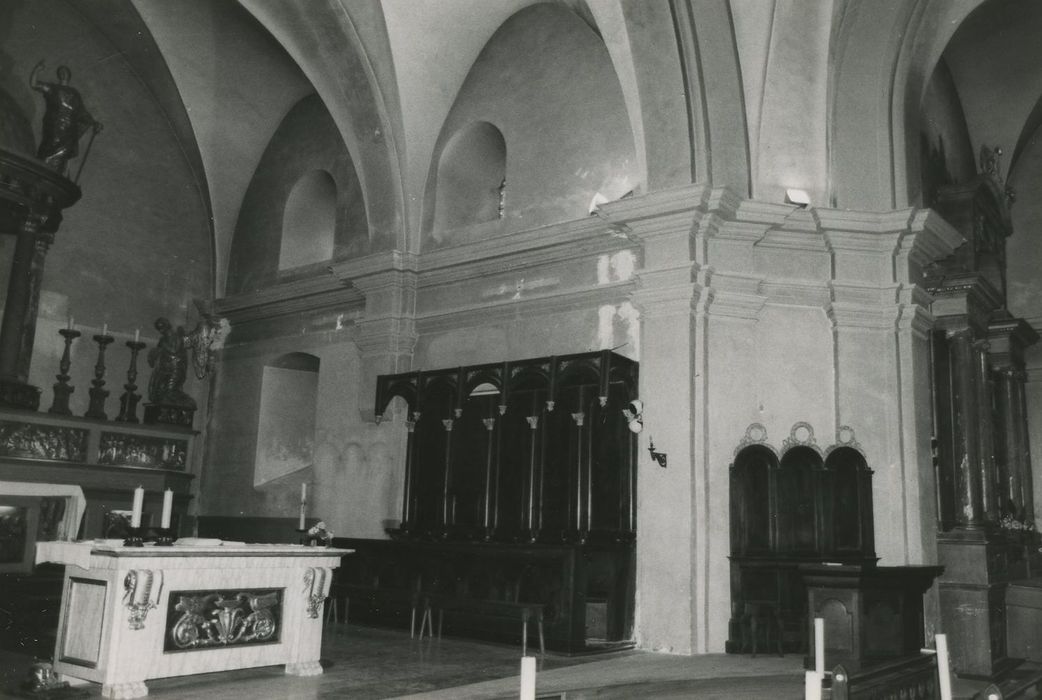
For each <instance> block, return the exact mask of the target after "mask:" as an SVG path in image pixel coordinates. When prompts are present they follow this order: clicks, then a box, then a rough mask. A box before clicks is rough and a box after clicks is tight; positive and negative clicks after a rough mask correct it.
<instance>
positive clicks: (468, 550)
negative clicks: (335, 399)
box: [333, 351, 637, 653]
mask: <svg viewBox="0 0 1042 700" xmlns="http://www.w3.org/2000/svg"><path fill="white" fill-rule="evenodd" d="M636 388H637V364H636V363H635V362H633V361H632V360H629V359H627V358H625V357H622V356H620V355H616V354H614V353H611V352H609V351H602V352H592V353H584V354H576V355H566V356H558V357H547V358H538V359H529V360H522V361H509V362H503V363H498V364H488V365H478V366H470V367H460V368H454V369H446V370H438V371H424V372H410V373H405V374H395V375H385V376H381V377H379V378H378V380H377V395H376V413H377V415H378V416H382V417H384V419H388V418H389V416H388V415H386V414H387V413H389V410H388V409H389V405H390V404H391V402H392V400H396V405H395V406H391V408H392V410H395V411H397V412H398V419H399V420H404V422H405V426H406V428H407V430H408V443H407V448H406V456H405V465H404V468H405V490H404V503H403V506H402V519H401V523H400V524H399V526H398V527H396V528H393V529H391V530H389V534H390V535H391V538H392V539H391V540H390V541H388V540H360V539H337V540H335V543H336V544H337V545H338V546H344V547H349V548H351V549H354V550H355V551H356V554H354V555H352V556H350V557H347V558H345V560H344V568H343V570H342V579H338V581H337V582H336V585H335V587H334V591H333V595H334V596H336V595H339V596H342V597H345V598H347V599H348V600H347V603H348V604H349V605H350V611H351V612H350V614H351V619H353V620H354V619H358V620H363V621H368V622H371V623H376V624H391V625H408V624H409V623H410V620H412V621H413V624H415V618H416V615H418V614H420V613H422V612H423V611H424V610H430V611H432V612H433V615H434V616H435V618H436V619H437V620H438V622H439V625H438V626H439V628H441V627H442V626H443V627H444V631H445V632H446V633H447V634H455V635H461V636H472V637H484V638H488V639H494V640H499V641H510V642H516V641H517V640H519V639H521V638H522V637H523V635H524V634H525V629H526V627H525V625H524V624H523V621H524V620H531V619H535V620H537V621H539V622H540V628H541V631H545V642H546V646H547V647H548V648H550V649H554V650H559V651H564V652H569V653H571V652H579V651H583V650H587V649H591V648H605V647H608V648H610V647H612V646H613V645H614V646H618V645H620V644H625V643H627V642H629V641H630V640H631V639H632V631H633V600H634V541H635V538H636V455H637V442H636V436H635V435H634V434H633V433H632V432H631V431H630V430H629V429H628V427H627V418H626V416H625V415H624V414H623V409H625V408H627V406H628V404H629V402H630V401H631V400H633V399H634V398H635V397H636ZM531 633H532V634H535V630H534V628H533V629H532V632H531Z"/></svg>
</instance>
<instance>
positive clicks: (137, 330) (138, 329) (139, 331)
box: [134, 328, 141, 343]
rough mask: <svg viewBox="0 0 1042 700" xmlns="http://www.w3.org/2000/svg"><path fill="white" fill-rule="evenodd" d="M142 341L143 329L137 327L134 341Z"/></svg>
mask: <svg viewBox="0 0 1042 700" xmlns="http://www.w3.org/2000/svg"><path fill="white" fill-rule="evenodd" d="M140 341H141V329H140V328H135V329H134V342H135V343H138V342H140Z"/></svg>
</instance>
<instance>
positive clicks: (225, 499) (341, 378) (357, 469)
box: [201, 331, 405, 538]
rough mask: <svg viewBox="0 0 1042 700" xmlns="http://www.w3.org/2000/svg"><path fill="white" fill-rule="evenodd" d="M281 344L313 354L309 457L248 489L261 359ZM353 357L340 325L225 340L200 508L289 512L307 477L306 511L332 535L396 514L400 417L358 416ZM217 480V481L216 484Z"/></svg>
mask: <svg viewBox="0 0 1042 700" xmlns="http://www.w3.org/2000/svg"><path fill="white" fill-rule="evenodd" d="M288 352H305V353H308V354H310V355H314V356H316V357H318V358H319V373H318V388H317V400H316V406H315V437H314V450H313V463H312V464H311V465H309V466H308V468H305V469H304V470H301V471H300V472H297V473H296V474H293V475H289V476H287V477H285V478H283V479H278V480H275V481H272V482H269V483H268V484H266V485H264V486H263V487H259V488H254V486H253V479H254V473H255V470H256V461H255V455H256V445H257V438H258V426H259V423H260V409H259V406H260V386H261V378H262V376H263V373H264V369H265V365H267V364H269V363H270V362H272V361H273V360H274V359H275V358H278V357H280V356H281V355H285V354H286V353H288ZM362 380H363V372H362V360H361V358H360V355H359V353H358V350H357V348H356V346H355V344H354V343H353V342H351V341H350V339H349V335H348V333H347V332H346V331H330V332H325V333H315V334H310V335H302V336H293V337H284V338H275V339H271V340H265V341H261V342H256V343H252V344H250V345H243V346H238V347H232V348H229V349H228V350H227V351H226V352H225V355H224V358H223V359H222V362H221V381H220V383H219V386H218V390H217V396H216V398H215V401H216V406H217V408H216V414H217V415H218V416H219V419H217V420H215V421H214V423H213V425H212V426H211V432H210V440H209V444H210V452H209V454H208V465H209V471H208V474H207V475H206V477H207V480H206V481H204V484H203V488H202V494H201V498H202V499H204V502H203V513H204V514H210V513H221V514H224V515H240V516H269V517H286V518H296V516H297V515H298V512H299V511H298V510H297V508H298V504H299V494H300V483H301V481H306V482H309V483H310V484H311V488H310V489H309V504H308V509H307V515H308V517H313V518H321V519H323V520H325V522H326V524H327V525H328V526H329V528H330V529H331V530H332V531H333V532H334V534H336V535H337V536H342V537H375V538H380V537H385V536H386V535H385V533H384V531H383V528H384V527H385V526H386V525H387V524H389V521H394V520H396V519H397V518H399V517H400V509H401V498H402V496H401V493H402V484H403V482H404V464H405V462H404V451H403V447H404V432H405V431H404V425H402V424H401V422H400V421H397V422H396V421H387V422H384V423H381V424H379V425H378V424H376V423H373V422H372V421H367V420H365V418H364V415H365V414H367V413H368V414H369V415H371V414H372V405H371V403H372V400H373V397H372V396H371V395H365V396H363V395H362V392H361V391H360V387H361V385H362ZM215 482H216V483H215Z"/></svg>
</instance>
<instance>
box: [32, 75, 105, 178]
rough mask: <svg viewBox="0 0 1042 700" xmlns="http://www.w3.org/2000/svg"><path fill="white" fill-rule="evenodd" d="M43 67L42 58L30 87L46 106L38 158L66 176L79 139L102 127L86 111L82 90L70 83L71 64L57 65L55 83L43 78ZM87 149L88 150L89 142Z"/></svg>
mask: <svg viewBox="0 0 1042 700" xmlns="http://www.w3.org/2000/svg"><path fill="white" fill-rule="evenodd" d="M43 67H44V62H43V61H40V62H39V63H37V64H36V66H35V67H34V68H33V70H32V72H31V73H30V74H29V87H31V88H32V89H33V90H36V91H37V92H39V93H40V94H42V95H43V99H44V103H45V105H46V108H47V109H46V111H45V112H44V115H43V135H42V138H41V139H40V148H39V149H38V150H37V152H36V157H37V158H39V159H40V160H42V161H43V162H44V163H46V164H47V166H48V167H49V168H51V169H52V170H54V171H56V172H57V173H59V174H62V175H64V174H65V168H66V166H67V165H68V162H69V160H70V159H71V158H73V157H75V156H76V155H77V154H78V153H79V144H80V138H81V137H82V136H83V135H84V134H85V133H87V131H90V130H93V133H94V134H97V133H98V132H99V131H101V129H102V126H101V122H99V121H97V120H95V119H94V117H92V116H91V114H90V112H89V111H87V108H86V107H85V106H84V104H83V98H82V97H80V93H79V90H77V89H76V88H74V87H72V86H71V85H69V81H70V80H72V71H70V70H69V68H68V66H58V70H57V71H56V74H57V78H58V82H56V83H48V82H44V81H42V80H40V78H39V73H40V71H41V70H43ZM91 143H93V135H92V136H91ZM87 149H88V151H89V149H90V146H89V145H88V146H87ZM84 158H86V155H84ZM82 169H83V168H82V166H81V167H80V170H82Z"/></svg>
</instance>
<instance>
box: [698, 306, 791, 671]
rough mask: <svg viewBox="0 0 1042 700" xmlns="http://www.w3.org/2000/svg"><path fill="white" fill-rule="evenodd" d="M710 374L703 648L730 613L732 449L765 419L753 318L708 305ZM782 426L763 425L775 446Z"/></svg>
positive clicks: (718, 639) (722, 632)
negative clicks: (719, 311)
mask: <svg viewBox="0 0 1042 700" xmlns="http://www.w3.org/2000/svg"><path fill="white" fill-rule="evenodd" d="M708 347H709V358H710V365H709V377H708V378H707V380H706V387H707V398H708V407H707V409H706V413H707V417H708V420H709V424H710V426H711V428H710V430H709V431H708V439H709V443H708V445H707V446H706V449H705V451H704V452H705V455H706V462H705V480H706V482H707V484H708V493H709V494H710V497H709V498H708V499H707V500H706V502H705V503H704V504H702V505H703V508H704V512H703V513H702V514H701V515H700V517H699V518H698V528H699V529H701V530H702V531H704V532H705V534H706V537H707V539H708V542H707V546H706V554H705V556H706V559H707V561H706V569H707V572H708V582H707V593H706V600H707V605H706V608H705V609H704V610H702V611H700V612H699V614H700V616H701V617H703V618H704V623H703V624H704V625H705V626H706V627H707V630H708V634H707V638H708V644H707V646H708V648H709V649H710V650H711V651H723V649H724V643H725V642H726V641H727V632H728V630H727V623H728V619H729V617H730V615H731V580H730V562H729V560H728V559H727V557H728V556H729V555H730V554H731V542H730V532H731V512H730V491H731V487H730V467H731V464H732V463H733V461H734V450H735V447H736V446H737V445H738V443H739V442H740V441H741V439H742V437H743V435H744V434H745V430H746V428H748V427H749V425H751V424H752V423H764V421H765V420H768V419H767V417H766V416H765V411H764V410H763V409H761V404H760V402H759V401H758V400H757V386H758V380H757V376H758V373H757V372H755V371H753V368H754V367H755V366H756V365H757V362H758V359H759V357H760V356H761V344H760V330H759V329H758V327H757V323H756V320H755V319H747V318H734V317H727V316H720V315H717V314H715V313H714V309H713V307H712V306H711V307H710V316H709V325H708ZM782 432H783V430H782V428H781V427H780V426H775V427H774V429H773V432H772V431H771V430H770V429H769V430H768V439H769V441H770V442H772V444H774V445H775V446H780V444H781V438H782Z"/></svg>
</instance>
